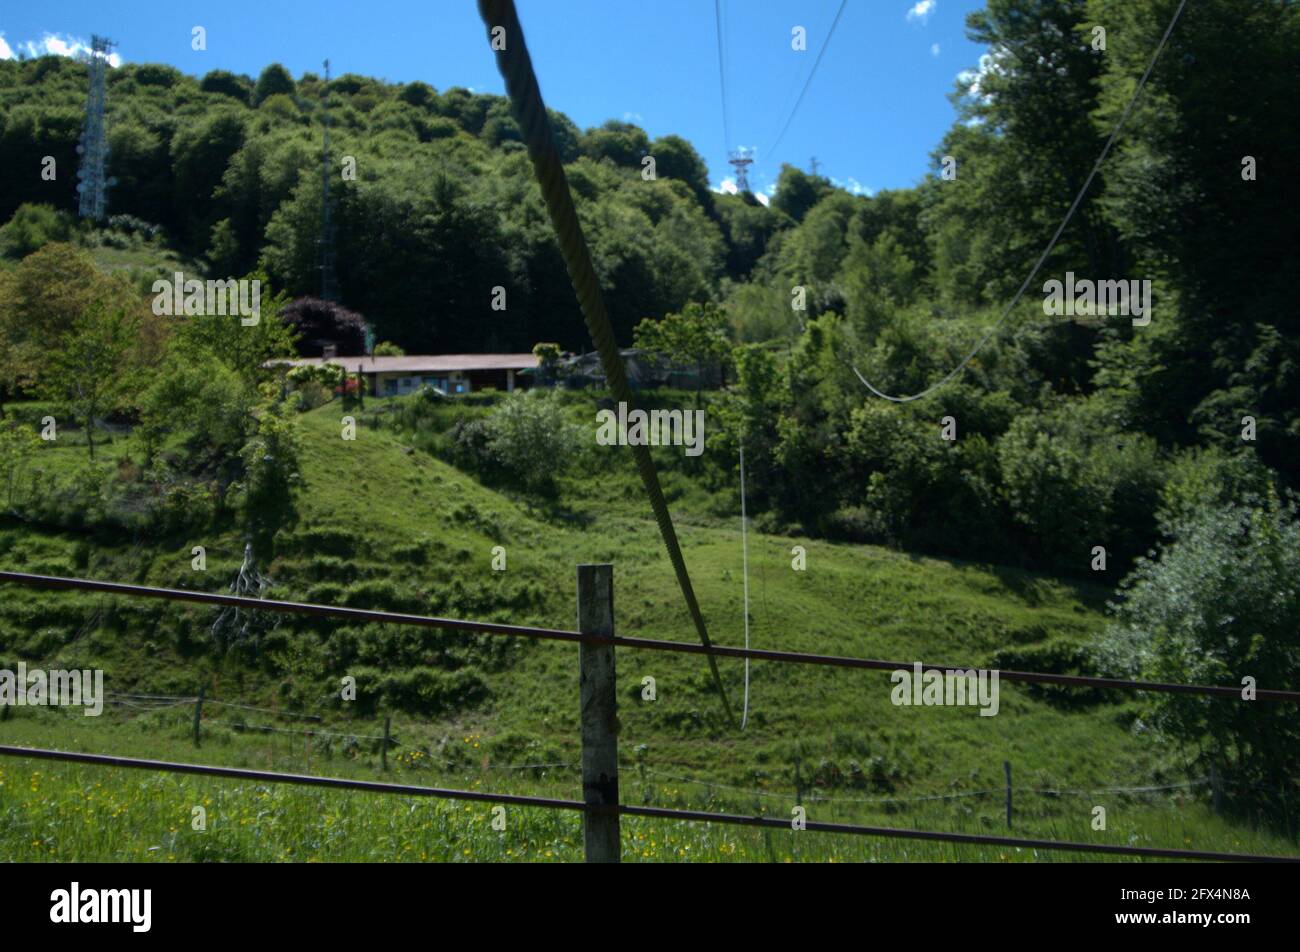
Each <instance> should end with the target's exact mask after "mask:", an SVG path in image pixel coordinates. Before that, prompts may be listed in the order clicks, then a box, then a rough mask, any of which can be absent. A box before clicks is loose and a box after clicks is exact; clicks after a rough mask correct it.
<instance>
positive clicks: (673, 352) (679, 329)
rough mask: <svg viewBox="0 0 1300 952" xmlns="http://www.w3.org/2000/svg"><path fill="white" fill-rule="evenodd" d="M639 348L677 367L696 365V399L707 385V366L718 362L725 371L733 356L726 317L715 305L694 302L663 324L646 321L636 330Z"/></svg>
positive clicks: (660, 321)
mask: <svg viewBox="0 0 1300 952" xmlns="http://www.w3.org/2000/svg"><path fill="white" fill-rule="evenodd" d="M635 340H636V346H637V347H639V348H642V349H643V350H647V351H651V352H653V353H656V354H661V355H663V356H664V357H666V358H668V359H669V360H671V361H673V362H675V363H694V364H695V369H696V373H697V378H696V381H697V382H696V399H697V401H698V399H699V390H700V389H701V388H702V387H703V384H704V369H705V365H706V364H708V363H710V362H712V361H715V360H716V361H717V362H718V363H719V364H720V365H721V366H722V367H724V368H725V366H726V363H727V360H728V358H729V357H730V356H731V341H729V340H728V339H727V315H726V313H725V312H724V311H723V310H722V309H721V308H720V307H718V306H717V305H716V304H713V303H712V302H706V303H704V304H698V303H696V302H694V301H692V302H691V303H690V304H687V305H686V307H684V308H682V310H681V311H679V312H678V313H676V314H669V315H668V316H667V317H665V318H664V319H663V320H659V321H656V320H651V319H650V318H646V319H645V320H643V321H642V322H641V323H640V324H638V325H637V326H636V329H635Z"/></svg>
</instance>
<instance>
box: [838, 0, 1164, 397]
mask: <svg viewBox="0 0 1300 952" xmlns="http://www.w3.org/2000/svg"><path fill="white" fill-rule="evenodd" d="M1185 6H1187V0H1182V3H1180V4H1178V9H1177V10H1175V11H1174V15H1173V18H1172V19H1171V20H1170V21H1169V26H1167V27H1166V28H1165V34H1164V36H1162V37H1161V38H1160V43H1159V44H1158V45H1157V46H1156V51H1155V52H1154V53H1153V54H1152V55H1151V62H1149V63H1147V68H1146V70H1145V72H1143V73H1142V78H1141V79H1139V80H1138V84H1137V87H1136V88H1135V89H1134V90H1133V95H1132V97H1130V99H1129V101H1128V105H1127V106H1125V107H1124V112H1123V113H1122V114H1121V115H1120V117H1119V122H1117V123H1116V124H1115V128H1114V129H1113V130H1111V133H1110V138H1109V139H1107V140H1106V145H1105V147H1104V148H1103V149H1102V150H1101V155H1100V157H1098V159H1097V161H1096V162H1094V163H1093V166H1092V171H1090V172H1089V173H1088V177H1087V178H1086V179H1084V181H1083V185H1082V187H1081V188H1080V189H1079V192H1078V194H1077V195H1075V196H1074V201H1073V202H1071V203H1070V208H1069V210H1068V211H1067V212H1066V213H1065V218H1064V219H1062V221H1061V224H1060V225H1058V226H1057V228H1056V233H1055V234H1054V235H1052V240H1051V241H1049V242H1048V243H1047V247H1046V248H1044V249H1043V253H1042V254H1041V255H1039V256H1038V261H1037V262H1035V264H1034V268H1033V270H1032V271H1030V272H1029V276H1028V277H1026V278H1025V280H1024V283H1022V284H1021V285H1020V290H1018V291H1016V294H1015V297H1013V298H1012V299H1011V302H1010V303H1009V304H1008V305H1007V306H1006V307H1005V308H1004V309H1003V311H1002V314H1001V316H999V317H998V319H997V320H996V321H994V322H993V326H992V327H990V328H989V329H988V330H987V331H986V332H985V334H984V336H983V337H981V338H980V339H979V341H978V342H976V344H975V346H974V347H972V348H971V350H970V353H968V354H967V355H966V356H965V357H964V358H963V359H962V361H961V362H960V363H959V364H958V365H957V366H956V367H954V368H953V369H952V370H950V371H949V372H948V373H947V374H945V375H944V376H943V378H942V379H940V380H939V381H938V382H937V383H933V384H931V385H930V386H928V387H926V388H925V389H924V390H922V391H921V392H920V393H913V394H909V395H908V396H904V397H899V396H893V395H890V394H888V393H884V392H883V391H881V390H880V389H878V388H877V387H875V386H874V385H872V383H871V381H869V380H868V379H867V378H866V377H864V376H862V374H861V372H860V371H859V370H858V368H857V367H854V366H853V364H851V363H850V364H849V367H850V369H852V371H853V373H854V375H855V376H857V378H858V380H860V381H861V382H862V385H863V386H864V387H866V388H867V389H868V390H870V391H871V392H872V393H874V394H875V395H876V396H878V397H880V398H881V399H882V400H890V401H892V402H894V403H909V402H911V401H912V400H920V399H921V398H922V397H924V396H928V395H929V394H931V393H933V392H934V391H936V390H938V389H939V388H940V387H942V386H944V385H945V384H946V383H948V381H950V380H952V379H953V378H954V377H956V376H957V375H958V374H960V373H961V372H962V371H963V370H965V369H966V366H967V365H968V364H969V363H970V362H971V361H972V360H974V359H975V355H976V354H978V353H979V352H980V351H981V350H983V349H984V345H985V344H987V343H988V342H989V341H990V340H991V339H992V338H993V335H994V334H996V333H997V332H998V329H999V328H1000V327H1001V326H1002V324H1003V322H1004V321H1005V320H1006V319H1007V316H1008V315H1009V314H1010V313H1011V310H1012V308H1014V307H1015V306H1016V305H1017V304H1018V303H1020V299H1021V297H1023V296H1024V293H1025V291H1026V290H1028V288H1029V285H1030V283H1031V282H1032V281H1033V280H1034V278H1035V276H1037V274H1038V272H1039V269H1041V268H1042V267H1043V262H1045V261H1046V260H1047V256H1048V255H1050V254H1051V253H1052V249H1054V248H1055V247H1056V243H1057V242H1058V241H1059V240H1060V238H1061V233H1062V232H1064V231H1065V226H1066V225H1068V224H1069V223H1070V219H1071V218H1073V217H1074V213H1075V211H1076V210H1077V209H1078V207H1079V204H1080V203H1081V202H1082V201H1083V196H1084V195H1085V194H1086V193H1087V191H1088V187H1089V186H1090V185H1092V180H1093V179H1094V178H1096V177H1097V172H1098V171H1099V170H1100V169H1101V164H1102V163H1103V162H1105V161H1106V156H1108V155H1110V150H1111V147H1112V146H1114V145H1115V140H1116V139H1118V138H1119V133H1120V130H1121V129H1123V128H1124V123H1125V122H1127V121H1128V117H1129V113H1131V112H1132V111H1133V107H1134V106H1135V105H1136V104H1137V101H1138V97H1139V96H1140V95H1142V88H1143V87H1144V86H1145V85H1146V83H1147V77H1149V76H1150V75H1151V70H1152V69H1154V68H1155V65H1156V60H1158V59H1159V58H1160V52H1161V51H1162V50H1163V49H1164V48H1165V44H1166V43H1167V42H1169V35H1170V34H1171V33H1173V32H1174V24H1175V23H1177V22H1178V17H1179V16H1180V15H1181V14H1182V12H1183V7H1185Z"/></svg>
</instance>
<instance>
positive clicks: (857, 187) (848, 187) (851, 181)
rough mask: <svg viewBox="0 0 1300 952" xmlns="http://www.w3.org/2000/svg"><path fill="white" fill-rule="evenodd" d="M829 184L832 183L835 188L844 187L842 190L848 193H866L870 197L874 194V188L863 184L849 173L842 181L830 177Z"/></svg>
mask: <svg viewBox="0 0 1300 952" xmlns="http://www.w3.org/2000/svg"><path fill="white" fill-rule="evenodd" d="M831 184H832V185H834V186H835V187H836V188H842V189H844V191H846V192H848V193H849V194H850V195H866V196H868V197H870V196H872V195H875V194H876V190H875V189H874V188H871V187H870V186H868V185H863V184H862V183H861V182H859V181H858V180H857V179H855V178H854V177H853V176H852V175H850V176H849V177H848V178H846V179H844V180H843V181H840V180H839V179H837V178H832V179H831Z"/></svg>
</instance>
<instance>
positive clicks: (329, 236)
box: [319, 60, 339, 301]
mask: <svg viewBox="0 0 1300 952" xmlns="http://www.w3.org/2000/svg"><path fill="white" fill-rule="evenodd" d="M329 82H330V61H329V60H326V61H325V85H324V86H323V87H322V90H321V116H322V121H323V122H324V124H325V139H324V143H323V145H322V147H321V176H320V185H321V206H320V207H321V226H320V230H321V235H320V238H319V243H320V296H321V297H322V298H323V299H324V300H326V301H337V300H338V296H339V294H338V288H337V286H336V283H335V280H334V228H333V225H332V224H331V222H330V111H329Z"/></svg>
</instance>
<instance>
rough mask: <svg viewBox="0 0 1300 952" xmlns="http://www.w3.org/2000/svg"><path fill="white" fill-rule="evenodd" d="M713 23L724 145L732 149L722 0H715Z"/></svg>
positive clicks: (727, 148) (728, 149) (725, 147)
mask: <svg viewBox="0 0 1300 952" xmlns="http://www.w3.org/2000/svg"><path fill="white" fill-rule="evenodd" d="M713 25H714V29H715V30H716V32H717V34H718V86H719V88H720V89H721V91H722V147H723V148H724V149H726V150H727V151H728V152H730V151H731V119H730V118H729V116H728V114H727V60H726V57H725V56H724V55H723V41H722V0H713Z"/></svg>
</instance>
